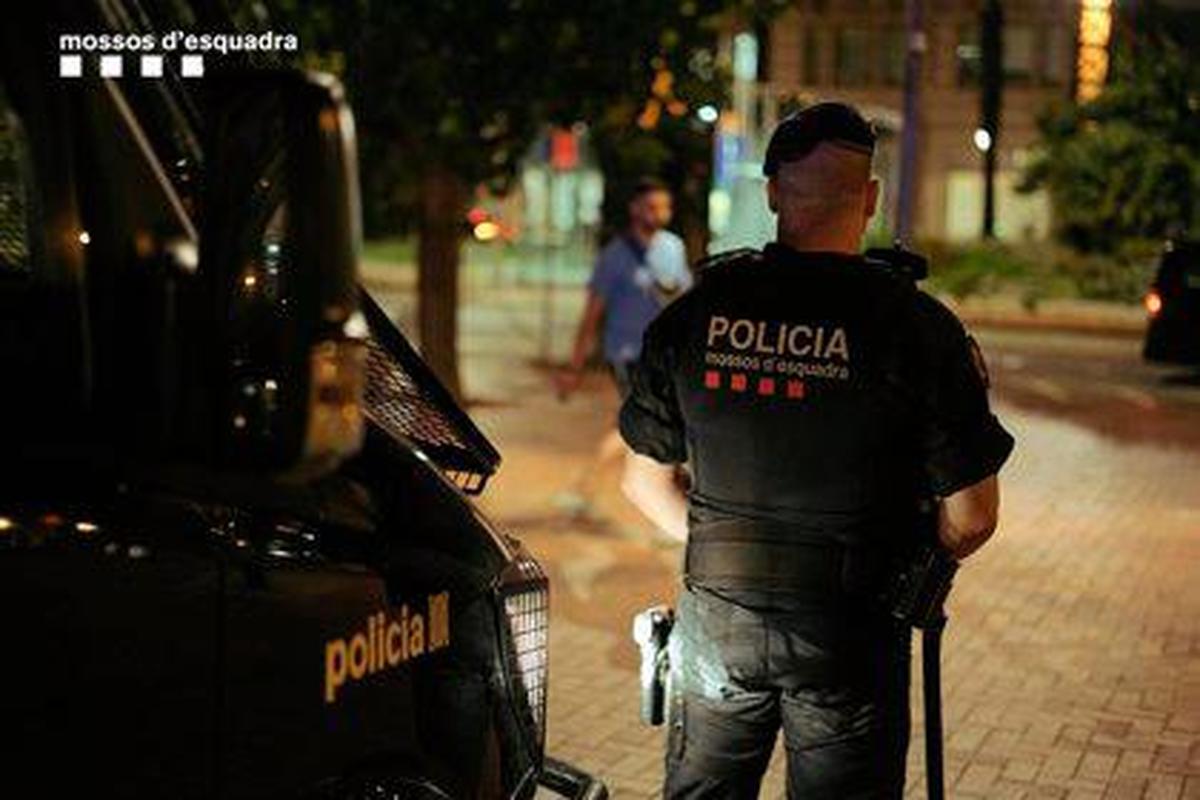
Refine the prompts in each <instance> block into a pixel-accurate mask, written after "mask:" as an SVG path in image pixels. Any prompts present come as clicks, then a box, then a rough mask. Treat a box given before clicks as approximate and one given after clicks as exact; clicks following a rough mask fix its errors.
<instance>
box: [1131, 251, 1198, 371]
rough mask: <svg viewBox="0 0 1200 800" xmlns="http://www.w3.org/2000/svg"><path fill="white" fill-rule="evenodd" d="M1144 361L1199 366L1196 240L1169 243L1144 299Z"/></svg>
mask: <svg viewBox="0 0 1200 800" xmlns="http://www.w3.org/2000/svg"><path fill="white" fill-rule="evenodd" d="M1144 303H1145V306H1146V311H1147V313H1148V314H1149V316H1150V324H1149V326H1148V327H1147V329H1146V343H1145V348H1144V351H1143V352H1144V354H1145V357H1146V359H1147V360H1149V361H1156V362H1160V363H1164V364H1180V365H1192V366H1197V365H1200V242H1195V241H1186V240H1180V241H1175V242H1171V243H1170V244H1168V246H1167V248H1166V249H1165V250H1164V251H1163V255H1162V258H1161V259H1160V260H1159V262H1158V271H1157V272H1156V274H1155V276H1154V283H1153V284H1152V285H1151V287H1150V290H1149V291H1148V292H1147V293H1146V296H1145V298H1144Z"/></svg>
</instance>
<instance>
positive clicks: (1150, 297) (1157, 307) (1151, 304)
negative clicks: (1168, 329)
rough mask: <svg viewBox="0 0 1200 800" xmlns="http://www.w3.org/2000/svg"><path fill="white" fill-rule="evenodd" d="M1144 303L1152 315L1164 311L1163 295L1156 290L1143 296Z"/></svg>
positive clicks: (1155, 315) (1154, 315)
mask: <svg viewBox="0 0 1200 800" xmlns="http://www.w3.org/2000/svg"><path fill="white" fill-rule="evenodd" d="M1142 304H1143V305H1144V306H1146V311H1147V312H1148V313H1149V314H1150V316H1152V317H1157V316H1158V315H1159V314H1160V313H1161V312H1162V307H1163V301H1162V295H1160V294H1159V293H1158V292H1155V291H1151V292H1147V293H1146V296H1145V297H1144V298H1142Z"/></svg>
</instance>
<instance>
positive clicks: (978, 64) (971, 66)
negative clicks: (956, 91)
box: [954, 23, 983, 86]
mask: <svg viewBox="0 0 1200 800" xmlns="http://www.w3.org/2000/svg"><path fill="white" fill-rule="evenodd" d="M954 58H955V62H956V63H957V64H958V85H959V86H974V85H976V84H978V83H979V77H980V75H981V73H982V71H983V51H982V50H981V49H980V47H979V25H978V24H977V23H968V24H965V25H960V26H959V28H958V44H957V45H956V46H955V48H954Z"/></svg>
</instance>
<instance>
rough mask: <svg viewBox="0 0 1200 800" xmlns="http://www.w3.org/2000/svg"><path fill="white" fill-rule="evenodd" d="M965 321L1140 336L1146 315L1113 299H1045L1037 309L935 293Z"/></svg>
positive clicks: (975, 325)
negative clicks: (1049, 300) (959, 299)
mask: <svg viewBox="0 0 1200 800" xmlns="http://www.w3.org/2000/svg"><path fill="white" fill-rule="evenodd" d="M938 299H939V300H941V301H942V302H943V303H945V304H946V306H947V307H949V308H950V309H951V310H952V311H953V312H954V313H955V314H956V315H957V316H958V318H959V319H961V320H962V321H963V323H965V324H966V325H968V326H970V327H973V328H997V329H1006V330H1025V331H1047V332H1063V333H1079V334H1086V335H1093V336H1114V337H1120V338H1129V339H1140V338H1142V337H1143V336H1145V335H1146V317H1145V313H1144V312H1143V311H1142V309H1141V308H1139V307H1137V306H1126V305H1119V304H1116V303H1101V302H1085V301H1058V302H1054V301H1051V302H1047V303H1046V304H1044V306H1043V308H1042V309H1040V310H1038V311H1029V310H1027V309H1025V308H1022V307H1020V306H1019V305H1015V304H1014V305H1009V304H1007V303H996V302H991V303H988V302H986V301H985V302H972V301H966V302H956V301H955V300H954V299H953V298H950V297H946V296H944V295H939V296H938Z"/></svg>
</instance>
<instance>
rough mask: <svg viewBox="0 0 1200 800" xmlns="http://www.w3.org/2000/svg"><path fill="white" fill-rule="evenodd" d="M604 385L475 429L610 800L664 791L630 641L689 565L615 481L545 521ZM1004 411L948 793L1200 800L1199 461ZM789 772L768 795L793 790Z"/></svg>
mask: <svg viewBox="0 0 1200 800" xmlns="http://www.w3.org/2000/svg"><path fill="white" fill-rule="evenodd" d="M540 380H541V378H539V377H536V376H527V378H525V379H522V380H521V385H522V386H523V387H524V390H526V391H527V390H529V389H533V388H536V386H537V384H538V382H539V381H540ZM595 383H596V386H594V387H593V388H594V391H593V393H592V394H589V395H585V396H584V397H582V398H579V399H578V400H577V401H576V402H573V403H571V404H569V405H565V406H563V405H558V404H556V403H555V402H554V401H553V400H551V399H547V398H545V397H537V396H534V393H533V392H529V391H527V393H526V394H525V398H524V399H523V400H521V402H520V405H519V406H511V407H504V406H500V407H497V408H494V409H490V410H484V411H481V412H478V413H477V416H479V417H480V418H481V419H482V421H483V422H484V424H485V425H486V426H487V427H488V428H489V429H490V430H492V432H493V433H494V434H495V435H496V438H497V441H498V443H499V445H500V447H501V449H502V450H503V451H504V453H505V456H506V466H505V467H504V470H503V472H502V473H501V476H500V477H499V478H498V479H497V481H496V484H495V486H494V487H493V489H492V490H491V492H490V496H489V497H488V498H487V499H486V502H485V506H486V507H487V508H488V510H489V511H490V513H491V514H492V515H493V516H495V517H496V518H498V519H499V520H500V521H501V522H502V523H505V524H508V525H510V526H511V527H513V528H514V529H515V530H516V531H518V532H519V533H520V534H521V535H522V536H523V537H524V538H525V540H526V541H527V542H528V543H529V544H530V546H531V547H532V548H533V550H534V551H535V552H537V553H538V554H539V555H540V556H541V557H542V559H543V560H544V562H545V563H546V565H547V567H548V569H549V571H550V573H551V576H552V580H553V583H554V595H553V609H554V618H553V628H552V637H551V661H552V671H551V688H550V737H549V741H550V746H551V748H552V751H553V752H554V753H555V754H556V755H559V756H561V757H565V758H568V759H571V760H573V761H575V762H577V763H578V764H580V765H581V766H583V767H585V768H588V769H591V770H594V771H596V772H597V773H598V774H600V775H602V776H604V777H605V779H606V780H607V781H608V782H609V784H610V786H611V787H612V788H613V789H614V794H615V796H616V797H618V798H624V797H654V796H656V794H657V787H658V785H659V781H660V780H661V755H660V754H661V737H660V733H659V732H658V731H652V730H646V729H644V728H642V727H640V726H639V724H638V723H637V706H636V702H637V682H636V674H635V667H636V654H635V652H634V649H633V647H632V645H631V644H629V641H628V638H627V637H628V633H627V625H628V621H629V619H630V617H631V616H632V613H633V612H634V611H635V610H637V609H639V608H641V607H644V606H645V605H647V604H649V603H651V602H655V601H661V600H664V599H669V598H670V597H671V594H672V592H673V586H674V581H675V576H676V572H677V564H678V550H677V549H676V548H672V547H668V546H665V545H664V544H662V543H661V542H659V541H658V540H654V539H651V538H650V534H649V532H648V531H647V529H646V527H645V526H644V525H643V524H642V523H641V522H640V520H639V519H638V517H637V515H636V513H634V512H633V511H632V510H631V509H629V508H628V506H626V505H625V504H624V503H623V501H622V500H621V499H620V498H619V497H618V496H617V494H616V491H615V488H613V484H614V483H615V475H613V474H610V475H609V477H608V480H607V483H606V487H605V488H604V490H603V491H601V493H600V495H599V497H598V498H597V501H596V505H595V516H594V517H593V518H591V519H588V520H582V521H581V520H573V519H572V518H571V517H570V516H569V515H567V514H565V513H563V512H562V511H560V510H558V509H557V508H556V506H555V502H554V494H555V491H556V490H557V489H559V488H562V487H563V486H564V484H566V483H567V482H568V480H569V475H570V473H571V471H572V470H573V469H574V468H576V467H577V466H578V465H580V464H581V463H584V462H585V459H586V457H587V455H588V453H589V449H588V442H589V441H594V440H595V438H596V437H598V435H599V433H600V430H601V428H602V426H603V420H604V418H605V416H606V415H608V414H610V413H611V412H612V411H613V410H614V407H615V402H614V400H613V398H612V397H611V396H609V395H608V394H607V392H606V391H605V390H604V387H603V384H602V382H601V381H600V380H599V379H598V378H597V379H596V381H595ZM597 406H599V408H597ZM1000 411H1001V413H1002V415H1003V416H1004V417H1005V419H1006V422H1007V423H1008V424H1009V425H1010V426H1011V427H1012V428H1013V430H1014V432H1015V433H1016V435H1017V437H1018V440H1019V443H1020V444H1019V448H1018V450H1017V453H1016V455H1015V457H1014V460H1013V461H1012V462H1011V464H1010V466H1009V467H1008V469H1006V471H1005V497H1004V522H1003V525H1002V529H1001V531H1000V532H999V533H998V534H997V538H996V540H995V542H994V543H993V544H992V545H990V546H989V547H988V548H987V549H986V550H984V551H982V552H981V553H980V554H979V555H978V557H977V558H975V559H973V560H972V561H971V562H970V563H969V564H968V565H967V566H966V567H965V568H964V570H963V572H962V575H961V578H960V580H959V585H958V588H957V589H956V591H955V594H954V596H953V599H952V603H951V606H950V614H951V617H952V622H951V625H950V628H949V629H948V632H947V638H946V644H945V652H946V659H945V682H946V728H947V750H948V753H947V779H948V785H949V790H950V791H949V794H950V796H951V797H955V798H1069V799H1070V800H1079V799H1082V798H1147V800H1180V799H1181V798H1190V799H1191V800H1196V799H1197V798H1200V571H1198V565H1200V492H1197V487H1200V454H1197V453H1195V452H1190V451H1183V450H1180V451H1171V450H1160V449H1152V448H1148V447H1143V446H1124V445H1117V444H1114V443H1112V442H1110V441H1108V440H1104V439H1101V438H1099V437H1097V436H1095V435H1094V434H1091V433H1088V432H1086V431H1084V430H1082V429H1078V428H1075V427H1072V426H1068V425H1065V424H1062V423H1057V422H1054V421H1050V420H1047V419H1045V418H1039V417H1033V416H1025V415H1022V414H1019V413H1016V412H1014V411H1012V410H1011V409H1006V408H1003V407H1002V408H1001V409H1000ZM916 674H919V672H918V673H916ZM913 707H914V712H915V713H914V728H913V730H914V738H913V741H914V746H913V747H912V748H911V749H910V786H909V792H908V793H909V795H910V796H912V797H923V796H924V792H923V787H922V782H921V781H922V767H923V765H922V762H921V754H922V753H921V747H920V743H921V738H920V737H921V730H922V729H921V722H920V714H919V709H920V707H921V706H920V693H919V691H918V690H917V687H914V697H913ZM779 767H780V764H779V757H778V753H777V754H776V759H775V763H774V765H773V770H772V780H770V781H768V784H767V787H766V788H765V790H764V793H763V796H764V797H781V796H782V789H781V784H780V782H779V775H778V773H779Z"/></svg>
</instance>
